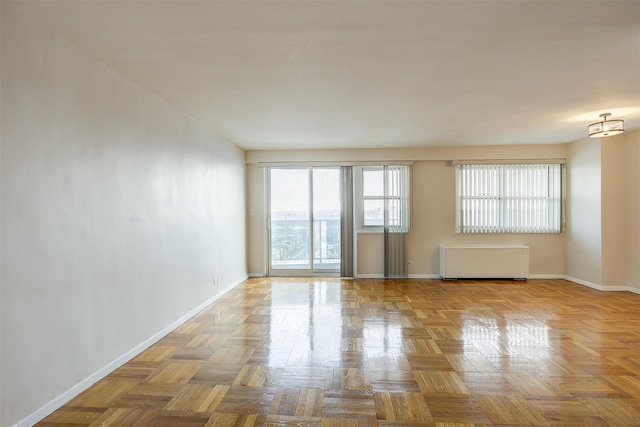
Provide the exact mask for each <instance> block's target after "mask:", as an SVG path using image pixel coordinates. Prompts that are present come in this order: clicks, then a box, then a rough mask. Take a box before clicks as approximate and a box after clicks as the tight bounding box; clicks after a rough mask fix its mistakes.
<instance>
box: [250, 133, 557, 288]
mask: <svg viewBox="0 0 640 427" xmlns="http://www.w3.org/2000/svg"><path fill="white" fill-rule="evenodd" d="M566 155H567V152H566V146H565V145H539V146H492V147H451V148H445V147H437V148H414V149H396V150H310V151H296V150H290V151H248V152H247V153H246V159H247V163H249V164H248V166H247V167H248V187H249V189H250V190H249V194H248V199H247V203H248V208H249V209H255V214H254V216H250V217H249V225H248V227H249V230H250V232H249V272H250V273H251V274H255V275H261V274H265V273H266V260H265V251H266V249H265V248H266V244H267V241H266V233H264V232H262V231H263V230H265V229H266V224H265V220H266V219H265V217H264V215H262V214H258V212H259V211H264V209H265V203H264V200H265V194H264V191H265V187H264V179H263V175H261V174H260V173H259V172H258V171H261V170H262V169H261V168H260V167H259V166H257V164H258V163H261V162H266V163H269V162H275V163H277V162H290V163H294V164H295V163H296V162H298V163H299V162H328V163H334V164H335V163H337V162H362V161H393V160H412V161H413V162H414V163H413V185H412V198H411V199H412V200H411V204H412V205H411V214H412V217H411V231H410V243H409V244H410V248H409V254H410V255H409V256H410V258H411V260H412V261H413V265H412V266H411V268H410V271H409V274H410V275H413V276H416V277H421V276H422V277H424V276H427V277H428V276H437V275H438V273H439V265H438V248H439V245H441V244H523V245H527V246H529V247H530V256H531V266H530V271H531V274H532V275H534V276H535V275H538V276H562V275H563V272H564V252H563V237H562V235H561V234H544V235H527V234H517V235H460V234H456V233H455V214H454V212H455V173H454V168H453V166H451V162H450V160H452V159H535V158H542V159H545V158H565V157H566ZM382 242H383V239H382V237H381V235H376V234H365V233H360V234H358V236H357V274H358V275H361V276H362V275H364V276H376V275H377V276H380V275H382V274H383V261H382V260H383V252H382Z"/></svg>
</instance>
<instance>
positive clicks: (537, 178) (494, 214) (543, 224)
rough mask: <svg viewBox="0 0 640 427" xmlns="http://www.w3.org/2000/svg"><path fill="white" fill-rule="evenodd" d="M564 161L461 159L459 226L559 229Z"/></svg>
mask: <svg viewBox="0 0 640 427" xmlns="http://www.w3.org/2000/svg"><path fill="white" fill-rule="evenodd" d="M561 227H562V166H561V165H560V164H457V165H456V231H457V232H459V233H559V232H560V231H561Z"/></svg>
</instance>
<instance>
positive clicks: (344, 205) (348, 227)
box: [340, 166, 354, 277]
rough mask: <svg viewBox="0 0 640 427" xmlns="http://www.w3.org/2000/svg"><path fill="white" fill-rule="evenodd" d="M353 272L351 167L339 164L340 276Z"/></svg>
mask: <svg viewBox="0 0 640 427" xmlns="http://www.w3.org/2000/svg"><path fill="white" fill-rule="evenodd" d="M353 273H354V271H353V167H351V166H340V276H341V277H353Z"/></svg>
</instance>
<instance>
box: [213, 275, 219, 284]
mask: <svg viewBox="0 0 640 427" xmlns="http://www.w3.org/2000/svg"><path fill="white" fill-rule="evenodd" d="M213 284H214V285H216V286H217V285H219V284H220V278H219V277H218V276H216V278H215V279H213Z"/></svg>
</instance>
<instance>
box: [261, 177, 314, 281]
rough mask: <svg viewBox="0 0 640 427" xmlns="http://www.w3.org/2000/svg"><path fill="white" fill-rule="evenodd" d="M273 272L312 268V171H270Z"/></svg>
mask: <svg viewBox="0 0 640 427" xmlns="http://www.w3.org/2000/svg"><path fill="white" fill-rule="evenodd" d="M270 173H271V175H270V183H271V184H270V205H271V206H270V217H271V233H270V234H271V250H270V253H271V270H291V269H296V270H298V269H304V270H310V269H311V218H310V214H311V209H310V208H309V205H310V204H311V199H310V197H309V190H310V187H311V186H310V181H309V179H310V174H309V169H308V168H304V169H284V168H283V169H270Z"/></svg>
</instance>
